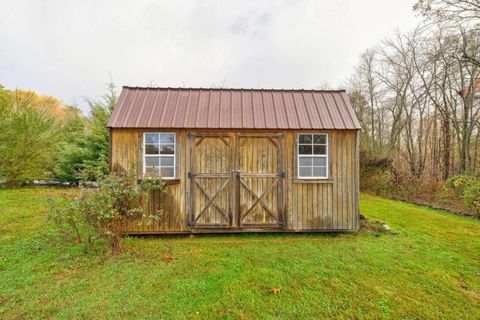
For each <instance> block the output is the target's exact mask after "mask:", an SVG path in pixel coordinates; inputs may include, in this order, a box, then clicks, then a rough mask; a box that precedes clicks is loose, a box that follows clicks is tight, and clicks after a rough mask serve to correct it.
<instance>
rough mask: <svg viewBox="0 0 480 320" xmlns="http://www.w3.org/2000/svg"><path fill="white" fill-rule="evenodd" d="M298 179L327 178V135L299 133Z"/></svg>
mask: <svg viewBox="0 0 480 320" xmlns="http://www.w3.org/2000/svg"><path fill="white" fill-rule="evenodd" d="M297 153H298V158H297V167H298V171H297V174H298V178H301V179H326V178H328V135H327V134H326V133H313V134H310V133H301V134H299V135H298V145H297Z"/></svg>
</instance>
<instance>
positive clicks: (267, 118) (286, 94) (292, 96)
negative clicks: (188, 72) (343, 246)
mask: <svg viewBox="0 0 480 320" xmlns="http://www.w3.org/2000/svg"><path fill="white" fill-rule="evenodd" d="M108 127H111V128H198V129H223V128H226V129H360V123H359V122H358V120H357V117H356V116H355V112H354V111H353V108H352V106H351V105H350V102H349V101H348V98H347V95H346V93H345V91H343V90H278V89H217V88H214V89H204V88H139V87H123V90H122V92H121V94H120V97H119V99H118V103H117V105H116V107H115V108H114V110H113V113H112V116H111V117H110V120H109V121H108Z"/></svg>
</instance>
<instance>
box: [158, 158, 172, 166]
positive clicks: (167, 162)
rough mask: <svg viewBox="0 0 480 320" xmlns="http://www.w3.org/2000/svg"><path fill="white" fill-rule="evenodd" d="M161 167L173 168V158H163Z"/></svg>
mask: <svg viewBox="0 0 480 320" xmlns="http://www.w3.org/2000/svg"><path fill="white" fill-rule="evenodd" d="M160 165H161V166H162V167H173V157H161V158H160Z"/></svg>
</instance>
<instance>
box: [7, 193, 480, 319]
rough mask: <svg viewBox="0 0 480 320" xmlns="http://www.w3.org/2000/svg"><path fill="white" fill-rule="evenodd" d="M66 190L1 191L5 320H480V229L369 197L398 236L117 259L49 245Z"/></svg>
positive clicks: (129, 254) (228, 244) (194, 244)
mask: <svg viewBox="0 0 480 320" xmlns="http://www.w3.org/2000/svg"><path fill="white" fill-rule="evenodd" d="M65 192H76V191H75V190H70V191H65V190H55V189H43V188H42V189H32V188H30V189H18V190H5V189H0V318H1V319H10V318H26V319H30V318H65V319H72V318H89V319H90V318H109V319H111V318H125V317H130V318H151V319H156V318H165V319H172V318H180V319H182V318H183V319H207V318H226V319H229V318H232V319H256V318H271V319H276V318H287V319H292V318H298V319H305V318H333V317H334V318H341V319H342V318H344V319H352V318H353V319H362V318H364V319H381V318H393V319H398V318H405V319H427V318H429V319H438V318H447V319H480V221H478V220H477V221H476V220H472V219H469V218H464V217H458V216H453V215H449V214H447V213H444V212H441V211H436V210H432V209H427V208H421V207H417V206H414V205H409V204H405V203H402V202H395V201H390V200H385V199H381V198H378V197H374V196H370V195H366V194H363V195H362V197H361V211H362V214H364V215H365V216H367V217H368V218H369V219H377V220H380V221H384V222H386V223H388V224H389V225H390V226H391V227H392V228H393V230H394V231H395V232H396V233H397V234H389V233H380V234H375V233H371V232H367V231H364V232H361V233H359V234H293V235H292V234H272V235H270V234H268V235H265V234H261V235H224V236H221V235H215V236H197V237H195V238H188V237H166V238H165V237H139V238H138V237H137V238H128V239H126V242H125V244H126V246H127V247H128V249H127V250H126V252H125V253H122V254H121V255H119V256H116V257H112V256H104V255H98V254H94V253H88V254H84V253H83V252H82V250H80V248H79V246H76V245H73V244H63V245H62V243H59V242H58V241H54V240H52V238H51V237H50V236H48V234H49V233H50V234H51V232H52V227H51V226H50V225H49V223H47V221H46V212H47V198H48V197H61V196H62V194H64V193H65ZM165 256H172V257H173V258H174V260H172V261H170V262H168V261H164V259H163V258H164V257H165ZM270 288H280V289H281V291H280V293H278V294H271V293H269V289H270Z"/></svg>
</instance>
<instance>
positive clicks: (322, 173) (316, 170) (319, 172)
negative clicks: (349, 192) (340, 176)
mask: <svg viewBox="0 0 480 320" xmlns="http://www.w3.org/2000/svg"><path fill="white" fill-rule="evenodd" d="M313 176H314V177H322V178H325V177H326V176H327V168H326V167H313Z"/></svg>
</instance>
